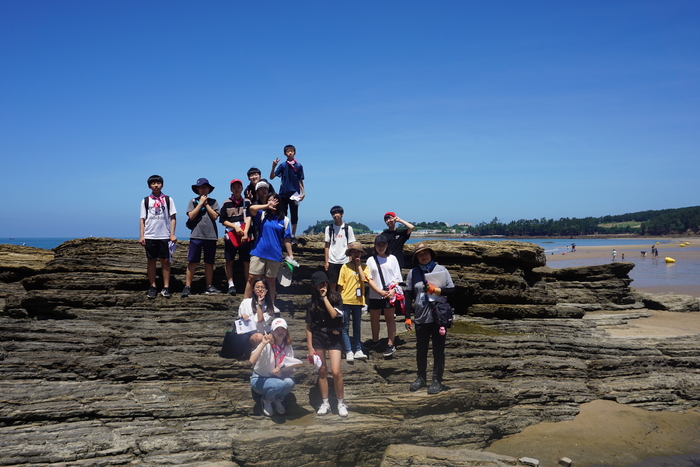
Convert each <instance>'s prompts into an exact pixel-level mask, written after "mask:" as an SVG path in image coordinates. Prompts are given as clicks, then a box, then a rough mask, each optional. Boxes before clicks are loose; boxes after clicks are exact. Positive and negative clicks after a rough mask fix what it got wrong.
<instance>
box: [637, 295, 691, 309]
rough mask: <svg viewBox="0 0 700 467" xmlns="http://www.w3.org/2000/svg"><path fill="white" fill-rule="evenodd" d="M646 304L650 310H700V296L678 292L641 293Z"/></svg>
mask: <svg viewBox="0 0 700 467" xmlns="http://www.w3.org/2000/svg"><path fill="white" fill-rule="evenodd" d="M641 297H642V302H644V306H645V307H646V308H648V309H650V310H665V311H677V312H688V311H700V298H698V297H694V296H692V295H681V294H676V293H664V294H649V293H645V294H642V295H641Z"/></svg>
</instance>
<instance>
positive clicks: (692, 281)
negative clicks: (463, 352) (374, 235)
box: [0, 237, 700, 287]
mask: <svg viewBox="0 0 700 467" xmlns="http://www.w3.org/2000/svg"><path fill="white" fill-rule="evenodd" d="M120 238H124V239H129V240H135V239H136V237H120ZM68 240H72V237H55V238H39V237H17V238H0V243H7V244H11V245H25V246H33V247H36V248H44V249H47V250H50V249H52V248H55V247H57V246H58V245H60V244H61V243H63V242H65V241H68ZM424 240H450V241H475V240H493V241H504V240H508V239H505V238H472V237H470V238H439V239H438V238H434V237H432V238H431V237H414V238H411V239H410V240H409V241H408V242H407V243H417V242H421V241H424ZM521 241H527V242H530V243H534V244H536V245H539V246H541V247H542V248H544V249H545V252H546V253H547V254H548V255H551V254H561V253H564V252H566V251H567V246H568V247H570V246H571V243H575V244H576V246H577V248H580V247H586V246H603V247H604V246H610V247H612V246H613V245H639V244H640V243H641V244H644V245H647V244H648V245H649V251H650V250H651V245H652V244H656V242H659V244H660V245H659V246H660V247H661V254H662V255H664V256H671V257H673V253H674V252H677V251H681V250H683V251H692V250H698V249H699V248H700V246H693V245H694V244H693V243H691V245H690V246H689V247H685V248H680V247H678V241H671V240H669V239H665V238H658V239H654V238H648V239H646V238H645V239H642V240H640V239H627V238H604V239H603V238H601V239H573V240H572V239H551V238H534V239H527V240H521ZM697 244H698V245H700V242H697ZM669 245H673V247H670V248H669ZM619 257H620V255H619V254H618V258H619ZM609 261H610V260H609V259H606V258H599V259H590V258H589V259H581V258H576V259H574V258H572V259H570V260H569V259H567V260H561V261H557V262H556V263H552V266H553V267H556V268H568V267H575V266H576V267H578V266H592V265H597V264H605V263H607V262H609ZM626 261H627V262H633V263H635V267H634V269H633V270H632V272H630V277H631V278H632V279H634V282H633V283H632V285H633V286H634V287H664V286H688V285H698V283H700V261H676V262H675V263H670V264H669V263H666V262H664V259H663V256H661V257H659V258H651V257H649V255H648V254H647V257H646V258H640V257H639V256H638V255H637V254H634V255H632V254H629V255H628V256H627V258H626Z"/></svg>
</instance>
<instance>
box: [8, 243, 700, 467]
mask: <svg viewBox="0 0 700 467" xmlns="http://www.w3.org/2000/svg"><path fill="white" fill-rule="evenodd" d="M300 240H301V241H300V245H299V247H298V249H297V250H296V255H297V259H298V260H299V262H300V263H301V264H300V267H299V268H298V269H297V270H295V280H294V283H293V284H292V286H290V287H288V288H286V289H281V292H283V293H282V294H281V295H280V299H279V302H280V304H281V305H282V306H281V309H282V315H283V317H285V318H286V319H287V320H288V322H289V323H290V330H291V332H292V336H293V338H294V348H295V350H296V352H297V355H300V354H302V355H303V354H304V352H305V349H306V344H305V337H304V323H303V319H304V314H305V310H304V302H305V300H306V298H307V297H308V290H309V285H308V281H309V278H310V276H311V274H312V273H313V272H314V271H315V270H318V269H319V268H320V266H321V264H322V258H323V249H322V239H321V238H320V237H306V238H302V239H300ZM361 240H362V241H363V243H364V244H366V245H368V246H369V245H370V244H371V241H372V240H371V237H367V238H361ZM181 243H182V244H181V245H180V247H179V249H178V250H177V251H176V254H175V258H174V264H173V272H174V274H175V275H176V278H177V279H176V280H175V281H174V283H173V285H172V287H171V288H172V289H174V290H175V291H178V290H179V289H180V288H181V279H183V278H184V267H185V256H186V242H181ZM430 243H431V246H432V247H433V248H434V249H435V250H436V251H438V254H439V258H438V261H439V262H440V263H441V264H444V265H445V266H447V267H448V268H449V269H450V272H451V274H452V276H453V279H454V281H455V284H456V285H457V294H456V297H455V300H454V301H453V305H454V306H455V308H456V310H457V312H458V313H459V318H458V322H457V323H456V324H455V326H454V327H453V328H452V329H451V330H450V331H449V337H448V341H447V342H448V348H447V369H446V374H445V385H446V386H447V390H446V391H444V392H442V393H440V394H438V395H434V396H429V395H427V394H426V392H425V390H422V391H418V392H417V393H411V392H409V391H408V384H409V383H410V382H411V381H412V380H413V379H414V378H415V375H414V369H415V361H414V351H415V342H414V340H415V339H414V334H412V333H408V332H405V333H402V334H401V335H400V340H399V345H398V351H397V353H396V355H395V357H394V358H393V359H390V360H384V359H382V358H381V357H380V356H379V355H378V354H371V355H370V359H369V361H367V362H361V361H356V362H354V363H352V364H349V363H347V362H345V361H344V362H343V363H342V371H343V376H344V379H345V389H346V400H347V403H348V406H349V409H350V416H349V417H348V418H346V419H341V418H340V417H338V416H337V414H333V415H327V416H325V417H317V416H316V415H315V409H316V408H317V407H318V406H319V404H320V397H319V393H318V390H317V386H316V375H315V373H314V371H313V370H312V368H311V366H310V365H308V366H305V367H303V368H301V369H299V370H298V371H297V374H296V380H297V387H296V389H295V391H294V393H293V394H292V395H290V396H289V397H288V398H287V401H286V406H287V412H288V415H287V416H285V417H279V416H275V417H273V418H271V419H270V418H267V417H264V416H262V413H261V409H260V406H259V405H257V404H256V403H255V401H254V400H253V398H252V397H251V391H250V387H249V384H248V382H249V377H250V372H251V369H250V366H249V365H248V363H247V362H238V361H235V360H227V359H223V358H221V357H219V355H218V352H219V350H220V346H221V342H222V338H223V335H224V333H225V331H226V330H227V329H230V327H231V324H232V321H233V316H234V315H235V314H236V313H237V307H238V304H239V303H240V300H241V297H240V296H238V297H230V296H225V295H198V294H197V295H193V296H191V297H189V298H187V299H181V298H180V297H179V295H178V294H176V295H174V296H173V297H172V298H170V299H165V298H163V297H160V296H158V298H157V299H155V300H148V299H147V298H146V296H145V290H146V289H147V281H146V278H145V258H144V254H143V250H142V248H141V247H140V246H139V245H138V243H137V242H136V241H127V240H115V239H106V238H90V239H82V240H72V241H69V242H66V243H64V244H63V245H61V246H59V247H58V248H56V249H55V250H54V252H53V258H51V257H47V256H46V253H45V252H44V251H43V250H41V251H40V252H30V251H28V250H21V251H20V253H22V254H28V255H29V256H32V254H36V255H42V256H41V258H39V257H38V256H37V257H36V259H35V260H31V261H28V262H27V264H31V266H27V265H24V266H23V265H22V264H21V263H22V262H23V261H19V262H17V261H13V260H12V258H17V254H16V253H13V255H9V254H8V253H6V251H5V250H2V249H0V278H2V280H4V281H5V282H3V283H1V284H0V285H1V286H0V300H2V301H1V302H0V305H2V307H3V308H2V314H1V315H0V465H66V466H68V465H75V466H77V465H80V466H85V465H90V466H93V465H94V466H103V465H104V466H106V465H174V464H177V465H210V464H211V465H221V466H224V465H240V466H267V465H270V466H299V465H309V466H311V465H318V466H336V465H337V466H355V465H360V466H365V465H366V466H376V465H379V464H380V462H381V461H382V456H383V455H384V454H385V452H392V453H393V454H392V455H391V456H389V458H390V459H397V458H398V457H401V456H398V457H397V450H396V447H394V448H393V451H387V447H388V446H390V445H401V444H410V445H415V446H429V447H439V448H450V449H452V450H454V451H455V452H462V451H464V450H477V451H478V450H481V449H483V448H485V447H487V446H488V445H489V444H490V443H491V442H493V441H494V440H497V439H500V438H502V437H503V436H505V435H508V434H513V433H517V432H519V431H521V430H522V429H523V428H524V427H526V426H529V425H532V424H536V423H540V422H542V421H549V422H555V421H561V420H567V419H571V418H572V417H573V416H574V415H576V414H577V413H578V411H579V405H580V404H581V403H583V402H588V401H592V400H595V399H608V400H614V401H617V402H619V403H623V404H630V405H633V406H636V407H642V408H645V409H648V410H656V411H659V410H665V411H679V410H686V409H689V408H692V407H696V406H697V405H698V401H700V357H699V355H700V353H699V350H700V348H699V347H700V344H699V343H698V341H697V339H696V338H695V337H692V338H691V337H684V338H672V339H620V338H615V339H613V338H611V337H610V336H609V335H608V334H607V332H606V330H605V329H606V328H608V327H610V326H624V325H625V324H626V322H627V321H628V320H632V319H636V318H640V317H643V316H645V313H647V312H646V310H645V309H644V304H643V302H642V297H638V296H637V295H636V294H635V293H634V292H633V290H632V289H630V283H631V280H630V279H629V277H628V275H627V274H628V273H629V271H630V270H631V268H632V267H633V264H631V263H619V264H610V265H605V266H594V267H588V268H568V269H562V270H553V269H550V268H548V267H546V257H545V255H544V252H543V251H542V249H541V248H539V247H537V246H535V245H533V244H529V243H521V242H448V241H434V242H430ZM15 248H20V247H15ZM408 251H409V247H407V249H406V252H407V253H408ZM217 264H220V265H223V258H221V261H219V262H218V263H217ZM22 268H24V269H22ZM237 271H238V272H239V276H240V269H237ZM216 280H217V281H218V282H219V285H223V270H222V268H221V267H219V268H217V270H216ZM237 285H238V288H239V290H242V285H243V284H242V283H239V284H237ZM202 289H203V280H202V279H201V278H200V277H198V278H197V281H196V283H195V287H194V291H195V293H196V292H197V291H201V290H202ZM645 299H646V300H649V297H646V298H645ZM590 310H614V311H615V313H614V314H610V315H607V316H606V315H602V317H601V318H599V319H585V320H583V319H580V318H582V317H583V316H584V315H585V313H586V312H587V311H590ZM402 327H403V326H402V324H401V323H399V328H400V329H401V328H402ZM368 336H369V323H368V322H363V337H368ZM331 386H332V385H331ZM331 399H333V395H332V394H331ZM399 451H400V452H403V453H404V454H405V450H402V449H399ZM465 456H466V454H465ZM476 458H477V460H476V461H475V462H481V461H479V460H478V456H477V457H476ZM501 461H502V460H499V462H501ZM386 462H394V463H396V462H398V461H395V460H394V461H389V460H387V461H386ZM504 462H506V461H504ZM509 462H510V463H509ZM506 463H507V464H508V465H514V464H513V463H512V462H511V461H507V462H506ZM460 465H461V464H460ZM464 465H467V464H466V463H465V464H464Z"/></svg>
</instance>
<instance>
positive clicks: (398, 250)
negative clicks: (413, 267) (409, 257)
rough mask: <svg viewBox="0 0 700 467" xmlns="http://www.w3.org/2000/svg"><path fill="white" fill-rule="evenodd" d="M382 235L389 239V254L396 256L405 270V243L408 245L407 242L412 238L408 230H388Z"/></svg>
mask: <svg viewBox="0 0 700 467" xmlns="http://www.w3.org/2000/svg"><path fill="white" fill-rule="evenodd" d="M382 234H384V235H386V236H387V238H389V246H388V247H387V250H388V251H389V253H391V254H392V255H394V256H396V260H397V261H398V262H399V266H401V268H403V267H404V260H403V245H404V243H406V240H408V239H409V238H411V234H410V233H408V229H396V230H389V229H386V230H384V232H382Z"/></svg>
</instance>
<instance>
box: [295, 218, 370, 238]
mask: <svg viewBox="0 0 700 467" xmlns="http://www.w3.org/2000/svg"><path fill="white" fill-rule="evenodd" d="M332 223H333V220H332V219H331V220H329V221H316V225H310V226H308V227H307V228H306V230H304V232H303V233H304V234H305V235H314V234H319V233H324V232H325V231H326V227H328V226H329V225H331V224H332ZM346 224H348V225H349V226H350V227H352V231H353V232H354V233H355V234H357V235H360V234H368V233H372V230H370V228H369V227H367V226H366V225H365V224H360V223H359V222H353V221H351V222H346Z"/></svg>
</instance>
